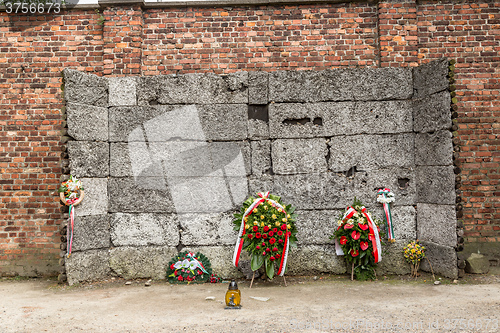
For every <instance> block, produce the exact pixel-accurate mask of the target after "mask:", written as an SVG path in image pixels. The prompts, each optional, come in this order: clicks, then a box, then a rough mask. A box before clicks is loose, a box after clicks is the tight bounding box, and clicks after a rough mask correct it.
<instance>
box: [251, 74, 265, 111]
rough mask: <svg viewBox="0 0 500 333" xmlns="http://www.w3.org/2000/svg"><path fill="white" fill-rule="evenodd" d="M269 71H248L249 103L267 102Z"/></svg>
mask: <svg viewBox="0 0 500 333" xmlns="http://www.w3.org/2000/svg"><path fill="white" fill-rule="evenodd" d="M268 77H269V73H268V72H248V103H249V104H267V103H268V101H269V99H268Z"/></svg>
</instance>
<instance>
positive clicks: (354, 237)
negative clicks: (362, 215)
mask: <svg viewBox="0 0 500 333" xmlns="http://www.w3.org/2000/svg"><path fill="white" fill-rule="evenodd" d="M360 236H361V234H360V232H359V231H356V230H354V231H353V232H352V233H351V237H352V239H354V240H358V239H359V237H360Z"/></svg>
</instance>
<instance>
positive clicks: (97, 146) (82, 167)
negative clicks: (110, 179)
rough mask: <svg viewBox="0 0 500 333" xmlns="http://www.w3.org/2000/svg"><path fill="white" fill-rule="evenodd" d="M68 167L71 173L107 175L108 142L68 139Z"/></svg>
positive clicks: (76, 174) (88, 175)
mask: <svg viewBox="0 0 500 333" xmlns="http://www.w3.org/2000/svg"><path fill="white" fill-rule="evenodd" d="M68 154H69V167H70V170H71V171H70V172H71V174H72V175H74V176H76V177H78V178H81V177H107V176H108V175H109V144H108V143H106V142H89V141H69V142H68Z"/></svg>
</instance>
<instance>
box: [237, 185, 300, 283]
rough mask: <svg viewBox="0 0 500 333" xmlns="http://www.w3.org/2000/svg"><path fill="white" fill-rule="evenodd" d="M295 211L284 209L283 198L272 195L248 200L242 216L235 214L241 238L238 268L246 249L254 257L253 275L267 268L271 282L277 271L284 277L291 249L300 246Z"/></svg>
mask: <svg viewBox="0 0 500 333" xmlns="http://www.w3.org/2000/svg"><path fill="white" fill-rule="evenodd" d="M294 211H295V207H292V205H284V204H283V203H282V201H281V198H280V197H279V196H276V195H272V194H269V192H267V193H258V194H257V198H254V197H250V198H248V199H247V200H246V201H245V202H244V203H243V206H242V207H241V210H240V212H239V213H235V214H234V220H233V223H234V225H235V228H234V230H237V231H238V230H239V231H240V237H241V238H240V240H239V241H238V242H237V245H236V250H235V256H234V258H233V263H234V265H235V266H238V260H239V252H238V251H241V249H244V250H246V251H247V252H248V254H249V255H250V258H251V259H250V266H251V268H252V270H253V271H256V270H258V269H259V268H260V267H261V266H262V265H264V267H265V269H266V274H267V276H268V277H269V279H272V278H273V277H274V273H275V271H277V273H278V274H279V275H281V276H283V275H284V273H285V270H286V259H287V256H288V248H289V246H296V245H295V244H296V241H297V238H296V234H297V229H296V228H295V223H294V222H295V219H296V217H297V216H296V215H295V214H294ZM238 247H239V249H238ZM275 265H276V267H275ZM275 268H277V270H276V269H275Z"/></svg>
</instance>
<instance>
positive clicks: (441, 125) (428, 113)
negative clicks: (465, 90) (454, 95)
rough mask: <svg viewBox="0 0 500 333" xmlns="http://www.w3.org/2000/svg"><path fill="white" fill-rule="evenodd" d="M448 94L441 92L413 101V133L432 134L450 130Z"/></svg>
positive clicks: (449, 100) (449, 101) (449, 99)
mask: <svg viewBox="0 0 500 333" xmlns="http://www.w3.org/2000/svg"><path fill="white" fill-rule="evenodd" d="M450 106H451V97H450V93H449V92H447V91H443V92H440V93H437V94H433V95H430V96H427V97H423V98H421V99H416V100H414V101H413V119H414V123H413V129H414V131H415V132H434V131H438V130H447V129H450V127H451V125H452V122H451V112H450Z"/></svg>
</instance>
